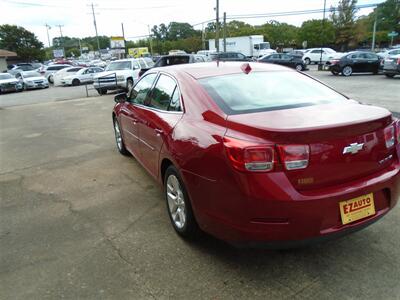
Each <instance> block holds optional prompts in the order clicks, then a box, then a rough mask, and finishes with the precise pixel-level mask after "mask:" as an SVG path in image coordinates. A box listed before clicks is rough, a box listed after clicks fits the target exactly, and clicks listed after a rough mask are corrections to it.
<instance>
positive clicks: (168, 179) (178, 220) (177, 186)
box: [164, 165, 199, 238]
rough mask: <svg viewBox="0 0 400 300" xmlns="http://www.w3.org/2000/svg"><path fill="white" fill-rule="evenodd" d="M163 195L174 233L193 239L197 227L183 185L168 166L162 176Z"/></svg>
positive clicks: (171, 167) (175, 172)
mask: <svg viewBox="0 0 400 300" xmlns="http://www.w3.org/2000/svg"><path fill="white" fill-rule="evenodd" d="M164 194H165V199H166V202H167V210H168V215H169V218H170V220H171V223H172V226H173V227H174V229H175V231H176V232H177V233H178V234H179V235H180V236H182V237H184V238H193V237H195V236H196V235H197V234H198V233H199V227H198V225H197V222H196V219H195V217H194V214H193V210H192V205H191V203H190V199H189V196H188V193H187V192H186V188H185V185H184V183H183V181H182V179H181V177H180V175H179V173H178V170H177V169H176V168H175V167H174V166H172V165H171V166H169V167H168V169H167V170H166V172H165V176H164Z"/></svg>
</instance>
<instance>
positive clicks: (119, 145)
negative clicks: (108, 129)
mask: <svg viewBox="0 0 400 300" xmlns="http://www.w3.org/2000/svg"><path fill="white" fill-rule="evenodd" d="M113 121H114V134H115V143H116V144H117V149H118V151H119V153H121V154H122V155H129V152H128V150H126V148H125V144H124V139H123V137H122V133H121V128H120V127H119V123H118V121H117V118H115V117H114V120H113Z"/></svg>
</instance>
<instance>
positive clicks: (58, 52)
mask: <svg viewBox="0 0 400 300" xmlns="http://www.w3.org/2000/svg"><path fill="white" fill-rule="evenodd" d="M53 56H54V58H61V57H64V49H54V50H53Z"/></svg>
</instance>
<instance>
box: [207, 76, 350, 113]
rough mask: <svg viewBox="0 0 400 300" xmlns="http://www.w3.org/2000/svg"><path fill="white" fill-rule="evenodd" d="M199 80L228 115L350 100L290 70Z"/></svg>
mask: <svg viewBox="0 0 400 300" xmlns="http://www.w3.org/2000/svg"><path fill="white" fill-rule="evenodd" d="M199 82H200V84H201V85H202V86H203V87H204V88H205V89H206V91H207V92H208V94H209V95H210V96H211V98H213V99H214V101H215V102H216V103H217V105H218V106H219V107H220V108H221V109H222V110H223V111H224V112H225V113H226V114H228V115H230V114H242V113H251V112H259V111H269V110H280V109H289V108H295V107H303V106H311V105H317V104H326V103H334V102H340V101H345V100H347V98H345V97H344V96H342V95H340V94H339V93H337V92H335V91H334V90H332V89H330V88H328V87H326V86H325V85H323V84H321V83H319V82H318V81H316V80H313V79H311V78H309V77H307V76H305V75H302V74H298V73H296V72H290V71H279V72H278V71H276V72H251V73H250V74H244V73H241V74H233V75H223V76H215V77H208V78H203V79H200V80H199ZM293 87H296V88H295V89H294V88H293Z"/></svg>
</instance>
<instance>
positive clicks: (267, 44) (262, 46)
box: [260, 43, 271, 49]
mask: <svg viewBox="0 0 400 300" xmlns="http://www.w3.org/2000/svg"><path fill="white" fill-rule="evenodd" d="M260 49H271V46H270V45H269V43H261V44H260Z"/></svg>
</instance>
